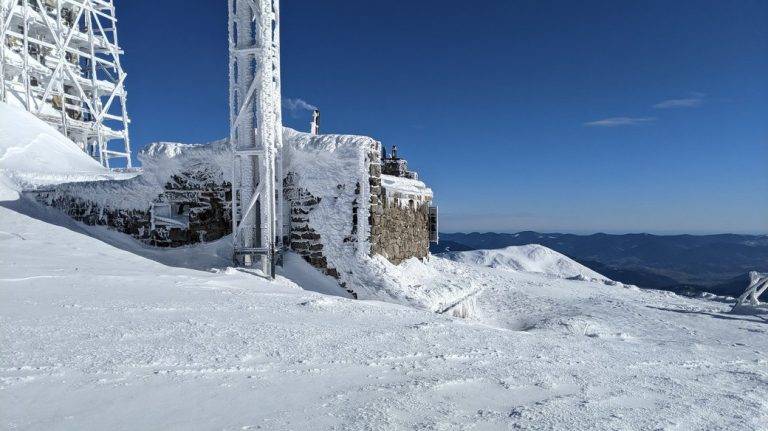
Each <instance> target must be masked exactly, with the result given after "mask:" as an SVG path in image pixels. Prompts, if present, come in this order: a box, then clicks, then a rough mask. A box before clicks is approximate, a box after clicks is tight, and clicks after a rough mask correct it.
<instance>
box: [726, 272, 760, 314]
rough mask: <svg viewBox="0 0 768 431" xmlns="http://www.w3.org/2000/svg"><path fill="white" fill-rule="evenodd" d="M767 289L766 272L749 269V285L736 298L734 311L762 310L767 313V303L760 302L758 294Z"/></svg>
mask: <svg viewBox="0 0 768 431" xmlns="http://www.w3.org/2000/svg"><path fill="white" fill-rule="evenodd" d="M766 290H768V274H764V273H760V272H757V271H751V272H750V273H749V286H748V287H747V290H745V291H744V293H743V294H742V295H741V296H739V298H738V299H737V300H736V304H735V305H734V306H733V311H734V312H749V311H763V312H766V313H768V304H766V303H763V302H760V295H762V294H763V293H765V291H766Z"/></svg>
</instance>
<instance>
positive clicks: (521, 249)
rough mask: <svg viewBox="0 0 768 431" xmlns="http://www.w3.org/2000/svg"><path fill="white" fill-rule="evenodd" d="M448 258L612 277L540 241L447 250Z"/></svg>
mask: <svg viewBox="0 0 768 431" xmlns="http://www.w3.org/2000/svg"><path fill="white" fill-rule="evenodd" d="M445 256H446V257H447V258H448V259H451V260H455V261H457V262H463V263H466V264H471V265H480V266H487V267H490V268H497V269H500V270H512V271H523V272H536V273H540V274H546V275H551V276H554V277H559V278H577V279H586V280H600V281H609V280H608V278H606V277H605V276H603V275H601V274H598V273H597V272H595V271H593V270H591V269H589V268H587V267H586V266H584V265H582V264H580V263H578V262H576V261H574V260H573V259H571V258H569V257H567V256H564V255H562V254H560V253H558V252H556V251H554V250H552V249H549V248H547V247H544V246H542V245H538V244H530V245H522V246H510V247H506V248H500V249H497V250H472V251H460V252H452V253H446V254H445Z"/></svg>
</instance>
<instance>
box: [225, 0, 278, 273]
mask: <svg viewBox="0 0 768 431" xmlns="http://www.w3.org/2000/svg"><path fill="white" fill-rule="evenodd" d="M228 14H229V103H230V118H229V119H230V143H231V145H232V150H233V153H234V160H233V176H234V177H233V180H232V200H233V205H232V212H233V214H232V223H233V226H232V231H233V242H234V259H235V263H236V264H238V265H241V266H245V267H257V268H259V269H261V271H262V272H263V273H264V274H265V275H268V276H273V275H274V265H275V263H276V259H277V254H278V253H279V251H280V249H281V247H282V244H281V243H282V241H281V236H282V234H281V232H282V217H281V214H282V187H281V186H280V187H278V186H277V185H279V184H281V178H282V163H281V149H282V118H281V114H280V9H279V1H278V0H228ZM255 208H258V211H256V210H254V209H255Z"/></svg>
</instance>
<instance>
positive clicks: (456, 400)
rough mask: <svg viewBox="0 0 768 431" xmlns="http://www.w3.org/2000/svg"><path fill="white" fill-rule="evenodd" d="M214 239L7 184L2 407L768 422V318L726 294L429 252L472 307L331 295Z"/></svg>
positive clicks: (273, 424) (113, 414)
mask: <svg viewBox="0 0 768 431" xmlns="http://www.w3.org/2000/svg"><path fill="white" fill-rule="evenodd" d="M117 246H119V247H117ZM215 249H216V245H215V244H214V245H212V246H209V247H208V248H203V249H185V250H182V251H171V252H168V251H161V250H152V249H150V248H147V247H144V246H142V245H140V244H138V243H135V242H133V240H131V239H129V238H122V239H120V236H119V235H118V234H114V233H111V232H108V231H106V230H104V229H102V228H86V227H85V226H82V225H79V224H77V223H75V222H72V221H69V220H68V219H66V218H64V217H63V216H61V215H60V214H58V213H56V212H55V211H54V210H51V209H48V208H42V207H39V206H37V205H36V204H34V203H32V202H27V201H24V200H21V201H19V200H15V201H14V200H11V201H4V202H2V203H0V261H1V265H0V405H2V406H3V407H2V409H0V424H2V426H3V427H5V428H9V429H184V430H188V429H253V428H258V427H261V428H262V429H350V430H353V429H354V430H357V429H403V428H416V429H507V428H515V427H522V428H531V429H553V428H556V429H766V424H768V413H767V412H768V355H767V353H768V323H766V321H765V320H761V319H760V318H758V317H752V316H736V315H729V314H727V313H726V312H725V311H726V310H727V309H728V308H729V306H728V305H727V304H723V303H720V302H712V301H707V300H703V299H688V298H682V297H678V296H675V295H672V294H669V293H663V292H656V291H641V290H637V289H633V288H626V287H621V286H608V285H606V284H603V283H601V282H591V281H578V280H568V279H564V278H560V277H558V275H557V274H551V273H550V274H548V273H531V272H521V271H512V270H506V269H504V270H502V269H498V268H492V267H488V266H483V265H474V264H467V263H462V262H455V261H451V260H447V259H442V258H437V257H434V258H432V260H431V261H430V262H429V263H428V265H427V267H428V268H429V271H431V272H432V273H433V274H432V275H434V276H437V275H440V274H442V275H443V276H444V277H450V278H451V279H453V281H454V282H455V283H466V284H471V283H474V285H475V286H476V287H477V293H476V294H475V300H476V308H475V310H474V315H473V316H471V317H469V318H467V319H461V318H455V317H450V316H448V315H445V314H443V315H440V314H434V313H430V312H427V311H420V310H416V309H412V308H408V307H405V306H400V305H395V304H389V303H383V302H375V301H355V300H351V299H346V298H343V297H341V296H334V295H333V294H334V293H335V292H334V290H333V286H332V284H329V283H328V282H329V280H327V279H325V278H323V277H321V276H319V275H316V274H315V273H314V272H313V271H314V270H313V269H311V268H308V267H302V266H301V261H300V260H298V259H293V260H291V259H289V262H293V265H291V269H290V270H289V271H288V272H289V273H290V275H291V277H292V278H293V279H294V280H298V281H300V283H302V285H301V286H299V285H297V284H296V283H294V282H293V281H291V280H290V279H288V278H286V277H282V276H281V277H278V279H277V280H276V281H274V282H268V281H265V280H263V279H260V278H258V277H255V276H252V275H249V274H245V273H241V272H238V271H234V270H217V271H210V270H201V269H200V268H202V267H204V265H202V266H201V264H202V263H205V262H210V263H213V264H215V263H216V262H219V261H217V260H216V259H217V257H216V254H217V253H216V251H215ZM219 263H221V262H219ZM411 264H413V263H411ZM427 279H428V278H427ZM313 289H314V290H319V291H322V292H325V293H326V294H321V293H317V292H313V291H312V290H313ZM342 292H343V291H342ZM341 294H342V293H341V292H338V295H341Z"/></svg>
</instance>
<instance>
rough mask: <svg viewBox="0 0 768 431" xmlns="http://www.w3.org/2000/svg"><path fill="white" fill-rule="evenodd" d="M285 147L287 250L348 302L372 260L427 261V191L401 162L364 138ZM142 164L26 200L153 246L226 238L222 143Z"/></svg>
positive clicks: (172, 149) (226, 165) (153, 150)
mask: <svg viewBox="0 0 768 431" xmlns="http://www.w3.org/2000/svg"><path fill="white" fill-rule="evenodd" d="M283 142H284V167H283V169H284V173H285V174H284V178H283V181H282V183H283V191H284V193H283V195H284V199H285V202H284V205H285V208H286V209H287V210H286V211H284V216H285V217H286V219H285V220H284V222H283V226H284V229H285V231H284V232H282V237H283V239H284V241H283V243H284V244H285V246H286V248H287V249H289V250H291V251H293V252H295V253H296V254H298V255H299V256H301V257H302V258H303V259H304V260H306V261H307V262H309V263H310V264H311V265H312V266H314V267H315V268H317V269H319V270H320V271H322V272H323V273H325V274H327V275H329V276H331V277H334V278H336V279H337V280H339V284H340V285H341V286H342V287H345V288H346V289H347V290H348V291H349V292H350V294H352V295H353V296H357V294H356V289H357V288H358V287H359V286H360V284H361V283H362V282H361V281H360V280H361V277H364V276H366V277H367V273H368V272H370V268H369V267H368V266H369V265H372V264H373V263H372V262H373V260H372V258H374V257H375V256H381V257H383V258H384V259H386V260H387V261H389V262H390V263H391V264H394V265H397V264H399V263H401V262H403V261H404V260H407V259H410V258H419V259H424V258H426V257H428V255H429V243H430V240H436V238H437V236H436V229H437V226H436V208H435V207H434V206H433V205H432V201H433V193H432V190H431V189H429V188H428V187H427V186H426V185H425V184H424V183H423V182H422V181H419V180H418V179H416V178H417V175H415V173H413V172H410V171H408V169H407V164H406V163H405V160H403V159H399V158H396V153H395V154H393V156H394V157H395V158H392V157H390V158H382V157H381V155H382V149H381V143H380V142H378V141H376V140H374V139H371V138H368V137H364V136H352V135H313V134H308V133H301V132H297V131H294V130H292V129H288V128H286V129H284V133H283ZM139 158H140V160H141V161H142V165H143V173H142V174H141V175H139V176H136V177H134V178H131V179H128V180H120V181H116V180H114V181H97V182H86V183H71V184H62V185H59V186H55V187H53V188H49V189H45V190H37V191H34V192H30V194H31V195H32V196H33V197H34V198H35V199H36V200H38V201H39V202H42V203H44V204H47V205H50V206H53V207H56V208H59V209H61V210H62V211H64V212H66V213H67V214H69V215H70V216H72V217H73V218H75V219H76V220H78V221H81V222H83V223H86V224H90V225H94V224H95V225H106V226H108V227H110V228H112V229H115V230H118V231H120V232H123V233H126V234H129V235H132V236H133V237H135V238H136V239H138V240H141V241H143V242H145V243H147V244H150V245H153V246H160V247H178V246H182V245H190V244H195V243H201V242H209V241H214V240H217V239H221V238H224V237H226V236H227V235H229V234H230V233H231V232H232V217H231V211H232V210H231V183H230V179H231V178H232V170H231V160H232V154H231V150H230V148H229V145H228V143H227V142H226V141H218V142H214V143H211V144H206V145H185V144H175V143H157V144H152V145H151V146H149V147H148V148H147V149H145V150H144V151H142V153H141V154H140V155H139ZM393 160H396V163H394V165H397V169H395V170H392V169H391V166H392V165H393V163H392V161H393ZM383 170H384V171H386V172H382V171H383ZM393 174H394V175H393ZM374 272H375V271H374ZM364 273H365V274H364ZM367 283H370V281H368V282H367Z"/></svg>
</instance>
